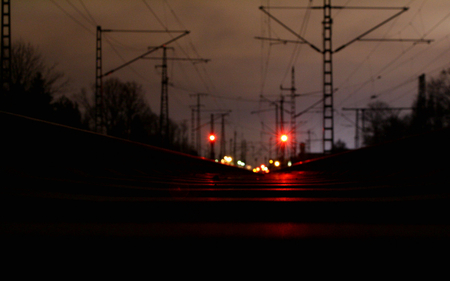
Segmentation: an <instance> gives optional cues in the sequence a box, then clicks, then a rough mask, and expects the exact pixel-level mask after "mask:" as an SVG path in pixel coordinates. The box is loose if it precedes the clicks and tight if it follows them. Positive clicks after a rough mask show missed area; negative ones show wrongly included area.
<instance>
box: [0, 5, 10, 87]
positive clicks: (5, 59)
mask: <svg viewBox="0 0 450 281" xmlns="http://www.w3.org/2000/svg"><path fill="white" fill-rule="evenodd" d="M1 37H2V38H1V40H2V50H1V63H2V70H1V83H2V84H1V89H0V90H1V91H2V94H5V93H7V92H8V91H10V90H11V2H10V0H2V34H1Z"/></svg>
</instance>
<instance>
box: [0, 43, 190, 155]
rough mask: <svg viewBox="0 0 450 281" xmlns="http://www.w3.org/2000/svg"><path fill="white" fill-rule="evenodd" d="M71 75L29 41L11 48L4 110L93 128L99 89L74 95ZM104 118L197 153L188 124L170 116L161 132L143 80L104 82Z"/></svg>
mask: <svg viewBox="0 0 450 281" xmlns="http://www.w3.org/2000/svg"><path fill="white" fill-rule="evenodd" d="M67 84H68V80H67V79H66V78H65V77H64V73H62V72H59V71H57V70H56V65H52V66H48V65H47V64H46V63H45V61H44V59H43V57H42V55H41V53H40V52H39V50H38V49H37V48H36V47H34V46H33V45H31V44H30V43H25V42H24V41H17V42H14V43H13V44H12V48H11V83H10V87H9V88H2V89H1V90H2V93H1V95H0V110H2V111H6V112H11V113H16V114H20V115H24V116H28V117H33V118H37V119H41V120H45V121H50V122H55V123H59V124H63V125H67V126H71V127H74V128H80V129H86V130H92V131H93V130H94V129H95V126H94V116H95V102H94V92H93V91H92V93H89V94H88V93H87V91H86V90H82V92H81V94H78V95H76V96H75V98H69V97H67V96H65V95H64V93H65V92H66V91H67ZM103 95H104V96H103V102H104V105H103V111H102V114H103V117H104V120H105V127H106V133H107V134H108V135H111V136H115V137H119V138H124V139H129V140H133V141H138V142H142V143H146V144H151V145H156V146H160V147H164V148H168V149H172V150H177V151H181V152H185V153H190V154H196V152H195V151H194V150H193V149H192V148H191V147H190V145H189V144H188V137H187V130H188V128H187V125H186V123H181V124H177V123H175V122H173V121H171V120H170V121H169V127H170V134H169V140H168V141H166V142H165V143H162V142H161V141H160V137H159V128H158V126H159V117H158V116H157V115H156V114H155V113H153V112H152V111H151V110H150V106H149V105H147V103H146V102H145V100H144V92H143V90H142V87H141V85H139V84H137V83H135V82H122V81H120V80H119V79H116V78H111V79H108V80H106V81H104V82H103Z"/></svg>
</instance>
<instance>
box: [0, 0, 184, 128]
mask: <svg viewBox="0 0 450 281" xmlns="http://www.w3.org/2000/svg"><path fill="white" fill-rule="evenodd" d="M3 1H4V0H3ZM103 32H130V33H181V34H180V35H178V36H176V37H174V38H172V39H170V40H168V41H166V42H165V43H163V44H161V45H159V46H157V47H153V48H151V49H149V50H148V51H147V52H145V53H144V54H142V55H140V56H138V57H136V58H134V59H132V60H130V61H128V62H126V63H124V64H122V65H120V66H118V67H116V68H114V69H112V70H110V71H108V72H106V73H105V74H103V70H102V63H103V57H102V33H103ZM189 33H190V32H189V31H187V30H113V29H102V28H101V26H97V36H96V45H95V54H96V55H95V120H94V121H95V131H96V132H98V133H102V134H105V133H107V132H106V127H105V125H106V124H105V120H104V117H103V116H104V113H103V77H105V76H108V75H110V74H112V73H114V72H116V71H117V70H119V69H122V68H124V67H125V66H128V65H130V64H132V63H133V62H135V61H137V60H139V59H142V58H144V57H145V56H147V55H149V54H151V53H153V52H155V51H156V50H158V49H160V48H164V47H165V46H166V45H168V44H170V43H172V42H174V41H176V40H178V39H180V38H181V37H183V36H185V35H187V34H189Z"/></svg>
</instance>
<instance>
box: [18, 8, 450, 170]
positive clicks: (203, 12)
mask: <svg viewBox="0 0 450 281" xmlns="http://www.w3.org/2000/svg"><path fill="white" fill-rule="evenodd" d="M11 2H12V4H11V5H12V9H11V10H12V38H13V41H14V40H18V39H22V40H24V41H28V42H31V43H32V44H34V45H36V46H38V47H39V49H40V51H41V52H42V54H43V55H44V57H45V59H46V61H47V62H48V63H49V64H52V63H57V64H58V69H59V70H61V71H63V72H64V73H65V74H66V75H67V77H68V78H69V79H70V89H69V90H68V91H69V93H68V94H76V93H78V92H80V90H81V88H87V89H90V87H91V85H92V84H93V83H94V81H95V38H96V37H95V30H96V26H97V25H100V26H101V27H102V28H103V29H126V30H136V29H139V30H155V29H157V30H162V29H166V28H167V29H175V30H180V29H181V30H189V31H191V33H190V34H189V35H188V36H185V37H183V38H182V39H179V40H178V41H177V42H176V43H174V44H171V46H172V47H174V48H175V49H174V51H169V55H170V56H176V57H178V58H186V57H189V58H205V59H210V60H211V61H210V62H208V63H206V64H205V63H198V64H193V63H190V62H180V61H178V62H171V63H169V78H170V81H171V83H173V87H171V88H170V89H169V116H170V118H171V119H173V120H175V121H182V120H188V121H189V124H190V118H191V109H190V106H191V105H194V104H195V102H196V101H195V99H194V98H193V97H191V94H195V93H208V94H209V96H207V97H204V98H202V104H204V105H205V106H204V107H203V108H204V109H205V110H232V113H231V115H230V116H229V117H228V118H227V127H226V132H227V137H226V138H227V140H228V139H229V138H231V137H232V134H233V132H234V131H236V132H237V136H238V143H239V142H240V140H241V139H242V138H245V139H246V140H247V141H248V142H250V143H251V145H250V147H254V150H253V151H254V152H255V155H256V154H259V155H260V156H259V159H258V161H260V160H263V157H264V156H267V155H268V154H267V152H264V150H261V141H263V143H264V144H265V145H266V146H267V143H268V138H269V135H268V134H266V133H263V132H262V125H261V124H262V122H264V124H265V125H266V128H265V131H269V130H270V129H271V128H272V129H273V128H274V119H275V118H274V111H273V107H270V106H269V104H268V103H267V102H260V95H261V94H263V95H264V96H265V97H267V99H270V100H277V99H279V95H280V94H281V91H280V85H283V86H284V87H290V83H291V74H290V70H291V67H292V66H294V67H295V83H296V88H297V93H298V94H300V97H298V98H297V99H296V111H297V112H300V111H302V110H304V109H306V108H308V107H309V106H310V105H312V104H314V103H315V102H317V101H318V100H320V99H321V97H322V94H321V91H322V55H321V54H320V53H318V52H316V51H315V50H313V49H312V48H310V47H309V46H307V45H304V44H289V43H288V44H270V43H269V42H268V41H262V40H257V39H255V36H262V37H268V36H272V37H273V38H282V39H289V40H296V38H295V37H294V36H293V35H291V34H289V33H288V32H286V30H285V29H284V28H283V27H281V26H280V25H278V24H277V23H276V22H274V21H273V20H270V21H269V20H268V18H267V16H266V15H265V14H264V13H262V12H261V11H260V10H259V8H258V7H259V6H261V5H264V6H267V5H272V6H301V7H306V6H308V5H312V6H320V5H323V1H322V0H314V1H312V2H311V3H310V1H308V0H296V1H294V0H290V1H289V0H279V1H274V0H272V1H268V0H217V1H207V0H190V1H186V0H145V1H144V0H127V1H125V0H12V1H11ZM332 4H333V5H335V6H346V7H350V6H352V7H354V6H359V7H369V6H370V7H409V8H410V9H409V10H408V11H407V12H405V13H403V14H402V15H400V16H399V17H397V18H395V19H394V20H392V21H390V22H389V23H387V24H386V25H383V26H382V27H381V28H379V29H377V30H376V31H374V32H373V33H371V34H369V35H367V37H366V38H386V39H433V40H434V42H433V43H431V44H423V43H422V44H413V43H411V42H384V43H380V42H355V43H353V44H351V45H349V46H348V47H346V48H345V49H343V50H342V51H340V52H337V53H335V54H334V56H333V71H334V86H335V88H338V91H337V92H335V100H334V107H335V110H336V112H335V139H336V140H338V139H341V140H343V141H344V142H345V143H346V144H347V146H348V147H349V148H353V147H354V139H353V138H354V130H355V129H354V120H355V117H354V112H349V111H343V110H342V108H343V107H365V106H367V104H368V103H369V102H372V101H375V100H379V101H384V102H387V103H389V104H390V105H391V106H394V107H398V106H401V107H405V106H406V107H408V106H411V103H412V101H413V99H414V97H415V95H416V94H417V84H418V82H417V77H418V76H419V75H420V74H421V73H425V74H426V75H427V77H428V78H431V77H433V76H434V77H435V76H436V75H438V73H439V71H441V70H442V69H444V68H447V67H449V66H450V48H449V45H450V44H449V43H450V38H449V35H450V1H448V0H398V1H397V0H391V1H383V0H376V1H372V0H367V1H356V0H353V1H351V0H350V1H349V0H334V1H332ZM270 11H271V13H272V14H273V15H274V16H275V17H277V18H279V19H280V20H281V21H282V22H283V23H285V24H286V25H288V26H289V27H290V28H292V29H293V30H295V31H296V32H302V34H303V37H305V38H306V39H307V40H308V41H310V42H311V43H313V44H314V45H316V46H318V47H320V48H321V47H322V24H321V22H322V19H323V12H322V10H299V9H271V10H270ZM398 11H399V10H375V9H371V10H354V9H340V10H333V14H332V17H333V20H334V22H333V49H335V48H337V47H339V46H341V45H342V44H344V43H346V42H348V41H350V40H352V39H353V38H355V37H356V36H358V35H360V34H362V33H363V32H365V31H367V30H369V29H370V28H372V27H374V26H375V25H377V24H378V23H380V22H382V21H383V20H385V19H387V18H389V17H390V16H392V15H394V14H395V13H397V12H398ZM103 38H104V41H103V46H104V51H103V58H104V60H103V62H104V65H103V66H104V67H103V70H104V72H107V71H108V70H111V69H113V68H115V67H117V66H119V65H121V64H123V63H124V62H126V61H129V60H131V59H133V58H134V57H136V56H138V55H141V54H143V53H144V52H145V51H146V50H147V48H148V47H149V46H155V45H160V44H162V43H164V42H165V41H167V40H169V39H170V38H171V37H170V36H169V35H167V34H162V35H161V34H142V33H105V34H104V37H103ZM161 54H162V52H161V51H158V52H156V53H154V54H152V57H160V56H161ZM158 64H160V61H158V60H139V61H137V62H135V63H133V64H132V65H131V66H130V67H126V68H124V69H122V70H120V71H117V72H116V73H114V74H113V75H112V76H113V77H118V78H120V79H122V80H123V81H136V82H137V83H140V84H142V85H143V87H144V89H145V92H146V99H147V100H148V102H149V104H150V106H151V108H152V110H153V111H154V112H155V113H157V114H159V100H160V80H161V77H160V69H157V68H155V66H156V65H158ZM283 94H288V92H285V91H284V92H283ZM372 96H377V98H376V99H371V97H372ZM320 108H321V107H320V106H318V107H317V109H320ZM264 109H272V111H264V112H261V113H259V114H251V112H252V111H257V110H264ZM285 119H286V120H289V118H288V116H287V115H286V117H285ZM208 120H209V112H208V113H205V114H204V116H203V121H202V123H206V122H208ZM297 122H298V123H299V127H298V129H297V130H298V131H299V134H298V137H297V138H298V139H299V140H300V141H306V139H307V137H308V136H307V134H306V132H307V131H308V130H310V131H311V137H312V139H313V140H312V142H311V150H312V151H313V152H321V149H322V145H321V142H320V141H319V140H320V139H321V137H322V114H321V113H318V110H312V111H310V112H309V113H307V114H304V115H302V116H301V117H300V118H298V119H297ZM217 127H218V126H217ZM205 135H206V132H205ZM227 147H228V144H227ZM261 151H262V153H257V152H261ZM250 152H252V148H251V149H250ZM252 157H253V156H252ZM255 157H256V156H255ZM253 158H254V157H253Z"/></svg>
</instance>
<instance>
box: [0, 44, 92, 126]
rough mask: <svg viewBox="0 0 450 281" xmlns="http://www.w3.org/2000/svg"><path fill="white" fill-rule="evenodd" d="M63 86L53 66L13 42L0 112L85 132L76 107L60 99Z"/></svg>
mask: <svg viewBox="0 0 450 281" xmlns="http://www.w3.org/2000/svg"><path fill="white" fill-rule="evenodd" d="M67 83H68V80H67V79H66V78H65V77H64V74H63V73H62V72H59V71H57V70H56V65H52V66H48V65H47V64H46V63H45V61H44V59H43V57H42V55H41V53H40V52H39V50H38V49H37V48H36V47H34V46H33V45H31V44H30V43H25V42H24V41H16V42H14V43H13V45H12V48H11V83H10V88H2V94H1V97H0V110H3V111H7V112H11V113H16V114H20V115H24V116H29V117H33V118H37V119H41V120H45V121H50V122H56V123H60V124H64V125H68V126H72V127H76V128H85V126H83V124H82V122H81V114H80V111H79V109H78V104H77V103H76V102H74V101H72V100H71V99H69V98H67V97H66V96H64V95H62V92H64V90H65V89H66V86H67Z"/></svg>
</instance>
